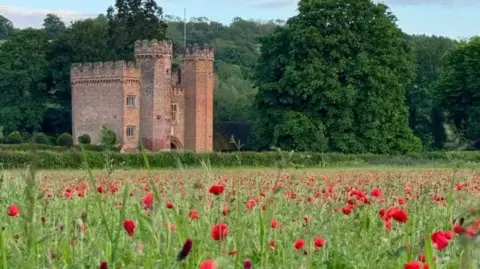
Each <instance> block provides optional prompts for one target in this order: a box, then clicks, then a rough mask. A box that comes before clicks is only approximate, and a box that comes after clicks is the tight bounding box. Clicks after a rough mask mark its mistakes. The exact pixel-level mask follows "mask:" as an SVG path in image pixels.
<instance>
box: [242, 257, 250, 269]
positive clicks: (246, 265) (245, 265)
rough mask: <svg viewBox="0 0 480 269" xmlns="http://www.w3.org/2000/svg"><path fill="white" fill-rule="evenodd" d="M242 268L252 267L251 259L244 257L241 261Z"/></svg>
mask: <svg viewBox="0 0 480 269" xmlns="http://www.w3.org/2000/svg"><path fill="white" fill-rule="evenodd" d="M243 269H252V260H250V259H245V260H244V261H243Z"/></svg>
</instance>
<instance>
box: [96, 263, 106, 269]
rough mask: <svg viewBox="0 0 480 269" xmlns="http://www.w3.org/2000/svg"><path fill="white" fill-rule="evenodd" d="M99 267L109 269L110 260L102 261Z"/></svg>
mask: <svg viewBox="0 0 480 269" xmlns="http://www.w3.org/2000/svg"><path fill="white" fill-rule="evenodd" d="M98 268H99V269H108V262H107V261H101V262H100V266H99V267H98Z"/></svg>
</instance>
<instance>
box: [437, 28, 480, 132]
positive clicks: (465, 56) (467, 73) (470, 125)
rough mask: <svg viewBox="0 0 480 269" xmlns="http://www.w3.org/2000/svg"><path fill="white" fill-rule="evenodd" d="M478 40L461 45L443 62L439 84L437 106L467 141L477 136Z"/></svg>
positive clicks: (479, 100)
mask: <svg viewBox="0 0 480 269" xmlns="http://www.w3.org/2000/svg"><path fill="white" fill-rule="evenodd" d="M479 52H480V37H475V38H472V39H471V40H469V41H462V42H460V43H459V44H457V46H455V48H453V49H452V50H450V51H449V52H448V53H447V54H446V56H445V58H444V61H443V69H442V72H441V75H440V81H439V84H438V94H439V98H440V105H441V106H442V107H443V108H444V109H445V110H446V112H447V114H448V116H447V119H448V120H450V121H451V122H452V123H453V124H454V126H455V128H456V129H457V131H458V132H460V134H461V135H462V136H463V137H464V138H466V139H468V140H476V139H478V137H479V136H480V75H479V74H480V73H479V70H480V54H479Z"/></svg>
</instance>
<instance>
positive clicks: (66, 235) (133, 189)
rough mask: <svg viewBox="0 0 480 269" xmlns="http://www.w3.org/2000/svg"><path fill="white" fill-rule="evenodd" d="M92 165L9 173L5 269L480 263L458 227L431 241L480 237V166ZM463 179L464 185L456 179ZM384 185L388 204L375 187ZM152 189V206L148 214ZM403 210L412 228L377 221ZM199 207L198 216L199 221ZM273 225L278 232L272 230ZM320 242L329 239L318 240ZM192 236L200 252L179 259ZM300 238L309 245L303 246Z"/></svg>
mask: <svg viewBox="0 0 480 269" xmlns="http://www.w3.org/2000/svg"><path fill="white" fill-rule="evenodd" d="M91 172H92V179H93V180H92V181H89V174H88V172H87V171H84V170H75V171H67V170H57V171H37V172H35V173H34V175H33V174H29V173H28V171H24V170H9V171H4V172H3V176H2V181H1V184H0V188H1V190H0V204H1V205H2V208H4V212H5V213H4V214H1V215H0V221H1V223H2V229H1V232H0V250H1V253H2V256H1V262H0V265H1V268H98V267H99V266H100V263H101V261H104V262H105V263H108V266H109V267H108V268H199V266H200V264H202V262H204V261H206V260H215V263H217V264H218V267H217V268H244V267H243V261H244V260H245V259H250V260H251V261H252V262H253V268H329V269H331V268H338V269H348V268H352V269H353V268H355V269H357V268H372V265H373V264H374V266H375V268H386V269H387V268H404V267H405V264H408V263H410V262H412V261H418V260H420V259H421V258H420V257H419V256H420V255H422V254H424V255H425V256H426V258H425V263H429V265H430V266H429V268H455V269H458V268H460V269H467V268H468V269H473V268H479V264H478V257H479V256H478V255H479V254H480V253H479V248H478V243H477V242H476V241H475V238H476V236H470V235H467V234H466V233H462V234H456V235H455V236H454V237H453V238H451V239H448V240H447V242H448V246H447V247H445V248H444V249H441V250H439V249H437V248H436V247H438V244H436V243H435V242H433V241H432V240H431V239H430V235H431V234H432V233H433V232H436V231H451V230H452V229H453V226H454V224H453V222H454V219H456V224H457V225H458V224H459V219H461V218H464V223H463V226H464V227H465V229H466V228H471V229H474V230H475V234H478V232H477V229H478V228H480V227H477V226H473V223H474V222H475V221H476V220H477V219H479V218H480V217H479V216H478V215H477V213H476V211H475V210H480V207H479V206H478V201H479V199H478V198H479V194H480V174H479V173H478V172H477V170H476V169H471V168H468V169H458V170H455V169H445V168H426V167H413V168H412V167H409V168H405V167H404V168H401V167H385V166H379V167H361V168H358V167H357V168H323V169H283V170H278V169H260V168H258V169H250V168H236V169H209V168H208V167H205V169H186V170H185V169H184V170H180V169H178V170H115V171H114V172H113V173H111V174H109V173H107V172H106V171H103V170H93V171H91ZM33 179H35V180H33ZM464 183H465V184H466V185H465V186H464V187H461V190H458V187H457V184H458V185H459V186H460V185H462V184H464ZM215 184H221V185H223V186H224V187H225V191H224V192H223V193H222V194H220V195H218V196H216V195H214V194H212V193H209V189H210V187H211V186H212V185H215ZM99 186H101V188H102V192H101V193H99V192H98V188H99ZM462 186H463V185H462ZM376 188H378V189H380V190H381V192H382V193H383V199H381V198H376V197H374V196H373V195H372V194H371V191H372V190H373V189H376ZM354 190H357V191H354ZM360 191H361V192H360ZM148 193H152V194H153V197H154V201H153V205H152V207H151V208H150V209H144V205H145V204H144V199H145V196H146V195H147V194H148ZM363 194H365V196H363ZM361 197H366V198H361ZM365 199H368V201H366V200H365ZM404 202H405V203H404ZM348 203H350V204H351V206H348ZM12 204H15V205H17V206H18V207H19V209H20V214H19V215H18V216H9V215H8V214H7V210H8V208H9V206H10V205H12ZM167 204H170V205H172V206H171V208H167ZM394 206H397V207H398V208H400V209H402V210H403V211H404V212H406V214H407V216H408V219H407V220H406V222H405V223H403V222H401V221H397V220H395V218H386V217H384V218H381V217H380V216H379V211H380V209H382V208H383V209H386V210H388V209H389V208H392V207H394ZM168 207H170V206H168ZM249 207H250V208H249ZM347 207H349V208H350V210H351V213H350V214H348V215H346V214H345V212H346V211H348V210H346V209H345V208H347ZM191 210H196V211H197V212H198V216H199V218H198V219H196V220H194V219H191V218H190V217H189V212H191ZM126 219H131V220H133V221H134V222H135V225H136V227H135V230H134V233H133V236H129V235H128V234H127V232H126V231H125V229H124V227H123V222H124V220H126ZM272 220H276V221H278V223H279V227H277V228H272V227H271V222H272ZM387 222H390V225H391V227H390V228H389V229H386V226H388V225H386V223H387ZM217 223H225V224H227V225H228V235H227V236H226V237H225V238H223V240H218V241H217V240H214V239H213V238H212V235H211V229H212V227H213V226H214V225H215V224H217ZM317 237H321V238H322V239H324V240H325V242H326V244H325V245H323V246H321V247H315V246H314V241H315V238H317ZM187 238H191V239H192V240H193V248H192V249H191V251H190V252H189V254H188V257H186V258H185V259H184V260H183V261H181V262H179V261H177V255H178V253H179V251H180V249H181V248H182V245H183V244H184V242H185V241H186V240H187ZM302 240H303V242H304V246H303V247H301V248H299V249H296V248H295V247H294V245H295V244H296V243H300V242H301V241H302ZM272 241H274V242H275V247H272V244H273V243H272ZM103 268H105V267H103ZM205 268H209V267H205ZM405 268H407V267H405ZM411 268H415V267H411ZM420 268H421V267H420Z"/></svg>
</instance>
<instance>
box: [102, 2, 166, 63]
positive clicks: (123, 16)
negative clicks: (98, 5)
mask: <svg viewBox="0 0 480 269" xmlns="http://www.w3.org/2000/svg"><path fill="white" fill-rule="evenodd" d="M107 18H108V24H109V28H108V29H109V39H108V40H109V46H110V47H111V48H113V49H114V51H115V59H116V60H133V59H134V55H133V48H134V44H135V41H137V40H142V39H157V40H163V39H165V34H166V31H167V24H166V23H165V21H164V19H163V9H162V8H161V7H160V6H158V5H157V3H156V1H155V0H143V1H141V0H116V2H115V6H114V7H109V8H108V10H107Z"/></svg>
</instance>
